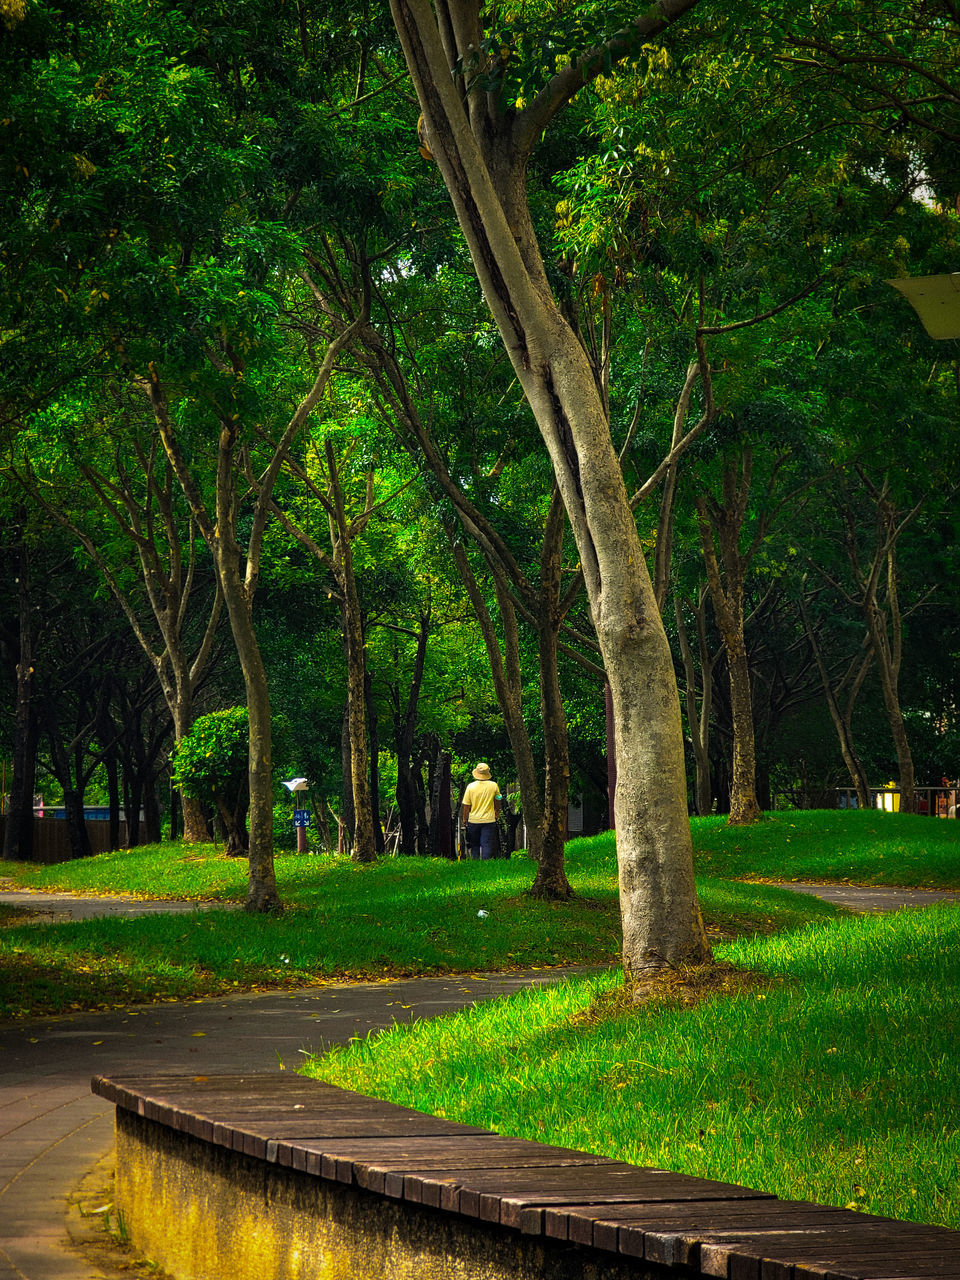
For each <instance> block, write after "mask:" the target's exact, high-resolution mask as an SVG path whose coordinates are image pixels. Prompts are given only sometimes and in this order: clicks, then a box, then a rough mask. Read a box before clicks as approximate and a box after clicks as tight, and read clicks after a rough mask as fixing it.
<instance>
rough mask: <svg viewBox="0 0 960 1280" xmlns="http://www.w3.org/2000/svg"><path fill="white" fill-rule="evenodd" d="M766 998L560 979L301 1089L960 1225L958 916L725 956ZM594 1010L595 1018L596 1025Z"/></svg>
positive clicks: (371, 1047)
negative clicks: (394, 1104)
mask: <svg viewBox="0 0 960 1280" xmlns="http://www.w3.org/2000/svg"><path fill="white" fill-rule="evenodd" d="M718 954H719V956H720V958H721V959H723V960H724V961H727V962H730V963H734V964H737V965H740V966H746V967H748V968H750V969H751V970H755V971H757V972H758V973H760V974H764V975H766V976H767V977H768V978H770V979H772V980H774V981H772V982H771V983H770V985H767V986H764V987H759V988H758V987H753V988H750V987H747V988H746V989H745V990H742V991H741V992H739V993H738V994H736V995H733V996H728V995H723V994H718V995H717V996H716V998H712V999H704V1000H701V1001H699V1002H697V1003H695V1004H693V1005H692V1006H690V1007H686V1006H682V1007H664V1006H662V1005H661V1006H655V1005H641V1006H639V1007H634V1006H632V1005H629V1006H627V1007H624V1004H623V1002H619V1007H618V1002H617V1000H616V999H611V997H610V995H609V994H608V995H607V1001H608V1002H609V1005H610V1007H609V1008H607V1009H604V1007H603V1002H601V1003H600V1004H599V1006H598V1003H597V1002H598V1000H599V998H600V997H601V996H603V995H604V993H613V992H615V990H616V987H617V984H618V983H619V978H618V977H617V976H616V975H614V974H612V973H611V974H604V975H602V976H599V977H595V978H592V979H589V980H586V979H584V980H570V981H568V982H565V983H564V984H563V985H562V986H561V987H560V988H559V989H548V990H544V991H536V992H530V993H525V994H523V995H520V996H517V997H515V998H511V999H510V1000H508V1001H497V1002H495V1003H493V1004H490V1005H482V1006H479V1007H478V1008H476V1009H474V1010H470V1011H467V1012H464V1013H463V1014H458V1015H454V1016H451V1017H448V1018H444V1019H441V1020H438V1021H435V1022H424V1023H417V1024H415V1025H414V1026H413V1027H399V1028H397V1029H395V1030H393V1031H390V1032H387V1033H384V1034H382V1035H379V1036H372V1037H370V1038H368V1039H366V1040H361V1041H356V1042H354V1043H353V1044H352V1045H350V1046H349V1047H348V1048H346V1049H343V1050H340V1051H334V1052H332V1053H331V1054H328V1055H326V1056H325V1057H323V1058H320V1059H317V1060H315V1061H314V1063H313V1064H312V1065H311V1068H310V1070H311V1073H312V1074H316V1075H318V1076H320V1077H322V1078H323V1079H327V1080H331V1081H333V1082H334V1083H338V1084H343V1085H345V1086H347V1087H350V1088H355V1089H359V1090H360V1091H362V1092H368V1093H374V1094H376V1095H377V1096H380V1097H387V1098H390V1099H392V1100H395V1101H398V1102H403V1103H405V1104H407V1105H412V1106H415V1107H419V1108H421V1109H422V1110H426V1111H436V1112H438V1113H439V1114H443V1115H447V1116H450V1117H452V1118H455V1119H459V1120H463V1121H466V1122H469V1123H473V1124H481V1125H485V1126H488V1127H491V1128H497V1129H498V1130H500V1131H501V1132H505V1133H511V1134H516V1135H518V1136H521V1137H528V1138H535V1139H539V1140H541V1141H549V1142H556V1143H560V1144H562V1145H566V1146H572V1147H578V1148H583V1149H585V1150H592V1151H598V1152H600V1153H602V1154H605V1155H612V1156H616V1157H619V1158H622V1159H626V1160H630V1161H634V1162H636V1163H640V1164H654V1165H658V1166H661V1167H664V1168H670V1169H676V1170H678V1171H681V1172H684V1173H689V1174H696V1175H701V1176H705V1177H711V1178H719V1179H724V1180H732V1181H735V1182H739V1183H742V1184H745V1185H747V1186H753V1187H757V1188H761V1189H764V1190H767V1191H773V1192H775V1193H777V1194H779V1195H782V1196H788V1197H799V1198H809V1199H813V1200H817V1201H821V1202H824V1203H828V1204H839V1205H851V1206H855V1207H857V1208H861V1209H865V1210H868V1211H870V1212H874V1213H881V1214H889V1215H893V1216H895V1217H903V1218H916V1219H918V1220H922V1221H931V1222H941V1223H944V1224H946V1225H950V1226H955V1227H956V1226H960V1129H958V1116H957V1110H956V1098H957V1096H958V1094H960V995H958V989H960V988H958V979H960V911H957V910H955V909H954V908H952V907H945V908H942V909H930V908H928V909H926V910H923V911H907V912H901V913H898V914H896V915H894V916H883V917H867V918H862V919H855V920H843V921H839V922H837V923H836V924H832V925H831V926H830V927H829V928H821V927H815V926H811V927H808V928H805V929H802V930H800V931H798V932H792V933H786V934H781V935H778V936H776V937H773V938H753V939H750V940H741V941H739V942H734V943H730V944H727V945H724V946H722V947H721V948H718ZM598 1009H599V1016H598Z"/></svg>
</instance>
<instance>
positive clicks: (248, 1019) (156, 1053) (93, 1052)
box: [0, 969, 564, 1280]
mask: <svg viewBox="0 0 960 1280" xmlns="http://www.w3.org/2000/svg"><path fill="white" fill-rule="evenodd" d="M563 972H564V971H562V970H555V969H551V970H542V971H539V972H535V973H524V974H510V975H504V976H496V975H493V976H491V975H482V974H471V975H461V976H453V977H451V976H447V977H444V978H421V979H417V980H413V981H406V982H391V983H364V984H356V985H343V986H336V985H330V986H326V987H311V988H310V989H309V990H306V991H298V992H295V993H292V994H291V993H284V994H277V993H271V994H267V995H259V994H254V995H248V994H245V995H238V996H231V997H228V998H226V999H221V1000H216V999H214V1000H197V1001H194V1002H191V1003H186V1004H161V1005H147V1006H140V1007H136V1008H131V1009H128V1010H123V1011H120V1012H114V1013H84V1014H76V1015H74V1016H71V1017H67V1018H46V1019H41V1020H38V1021H33V1022H18V1023H15V1024H9V1025H7V1026H5V1027H0V1280H98V1278H99V1277H101V1276H103V1275H104V1272H103V1270H102V1269H101V1268H99V1267H98V1266H97V1265H96V1264H95V1263H92V1262H90V1261H89V1260H87V1259H85V1258H83V1257H81V1256H79V1255H78V1254H77V1253H75V1252H72V1251H70V1250H69V1247H68V1245H69V1242H68V1219H67V1211H68V1204H69V1200H70V1197H71V1194H72V1193H73V1192H75V1190H76V1188H77V1187H78V1186H79V1185H80V1183H81V1181H82V1180H83V1178H84V1176H85V1175H86V1174H88V1173H89V1171H90V1170H91V1169H93V1167H94V1166H95V1165H96V1164H97V1162H98V1161H99V1160H100V1159H101V1158H102V1157H103V1156H105V1155H106V1154H107V1153H108V1152H109V1151H110V1149H111V1147H112V1143H113V1113H114V1108H113V1107H112V1106H110V1105H108V1104H107V1103H105V1102H104V1101H103V1099H101V1098H95V1097H94V1096H93V1095H92V1094H91V1092H90V1077H91V1076H92V1075H93V1074H95V1073H101V1072H102V1073H107V1074H110V1073H123V1072H128V1071H161V1072H163V1071H170V1072H175V1073H190V1074H193V1073H196V1074H203V1073H207V1072H209V1073H211V1074H212V1073H224V1074H231V1073H233V1074H236V1073H239V1072H246V1071H250V1072H253V1071H258V1072H264V1071H272V1070H277V1071H279V1070H281V1069H290V1070H292V1069H294V1068H295V1067H296V1066H297V1065H298V1063H299V1061H300V1055H301V1053H302V1052H304V1051H309V1050H313V1049H324V1048H327V1047H329V1046H330V1045H333V1044H339V1043H343V1042H345V1041H347V1040H349V1039H350V1038H351V1036H354V1035H365V1034H366V1033H367V1032H368V1031H371V1030H374V1029H377V1028H381V1027H386V1026H389V1025H390V1024H391V1023H393V1022H402V1021H408V1020H411V1019H413V1018H423V1017H431V1016H433V1015H435V1014H439V1013H445V1012H447V1011H450V1010H453V1009H459V1008H463V1007H464V1006H466V1005H471V1004H474V1003H476V1002H478V1001H480V1000H489V999H492V998H493V997H494V996H499V995H504V994H508V993H511V992H514V991H517V990H519V989H520V988H522V987H527V986H530V985H533V984H537V983H549V982H553V981H555V980H556V979H557V978H559V977H560V976H562V973H563Z"/></svg>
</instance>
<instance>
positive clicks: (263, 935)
mask: <svg viewBox="0 0 960 1280" xmlns="http://www.w3.org/2000/svg"><path fill="white" fill-rule="evenodd" d="M276 869H277V879H278V884H279V888H280V893H281V896H282V898H283V900H284V902H285V904H286V907H287V909H286V911H285V912H284V914H283V915H282V916H280V917H273V916H250V915H247V914H246V913H244V912H242V911H237V910H231V911H225V910H217V909H213V910H210V911H205V912H202V913H196V914H193V913H191V914H190V915H163V916H148V917H141V918H135V919H124V918H118V917H114V918H110V919H102V920H91V921H77V922H74V923H66V924H30V925H24V924H17V923H13V924H9V925H8V926H7V927H6V928H2V929H0V1016H3V1017H11V1016H23V1015H25V1014H37V1013H54V1012H59V1011H64V1010H71V1009H79V1008H104V1007H107V1008H109V1007H117V1006H123V1005H125V1004H130V1003H138V1002H146V1001H151V1000H172V999H184V998H188V997H191V996H204V995H215V994H219V993H222V992H224V991H234V990H254V989H258V988H268V987H269V988H277V987H285V986H295V985H303V984H305V983H311V982H319V981H324V980H331V979H343V978H373V979H380V978H387V977H395V976H403V975H414V974H425V973H440V972H458V971H460V972H463V971H470V970H486V969H525V968H535V967H547V966H554V965H569V964H586V965H597V964H599V965H605V964H611V963H614V962H616V960H617V958H618V955H619V948H620V920H619V908H618V903H617V892H616V869H615V866H614V862H613V855H612V846H611V845H609V843H607V844H604V842H602V841H592V842H591V841H579V842H577V844H576V846H575V847H572V848H571V854H570V859H569V868H568V870H569V874H570V877H571V880H572V882H573V884H574V886H575V888H576V890H577V895H578V896H577V897H576V898H575V899H574V900H573V902H571V903H545V902H534V901H532V900H531V899H530V898H528V897H526V896H525V892H524V891H525V890H526V889H527V888H528V887H529V885H530V883H531V881H532V879H533V868H532V865H531V864H530V862H529V861H528V860H527V859H525V858H512V859H510V860H509V861H507V862H501V861H496V862H492V863H489V862H488V863H471V862H462V863H448V862H445V861H442V860H438V859H429V858H388V859H384V860H382V861H380V862H378V863H376V864H374V865H372V866H359V865H357V864H355V863H352V862H350V861H349V859H345V858H336V857H315V856H309V855H296V854H285V855H283V856H281V857H278V858H277V862H276ZM0 875H7V876H10V877H13V878H15V879H16V880H18V881H19V882H20V883H29V884H30V885H32V886H33V887H45V888H59V889H73V890H75V891H76V890H78V889H82V890H85V891H93V890H95V889H97V888H98V887H99V888H101V889H108V888H109V889H112V890H114V891H118V890H121V889H122V890H124V891H128V892H129V891H132V892H138V893H141V894H144V893H146V890H147V887H148V886H149V887H151V888H152V889H153V892H154V893H155V894H158V895H163V896H174V895H178V896H184V897H211V896H213V895H214V894H215V893H219V894H220V895H221V897H222V898H224V899H228V898H232V899H234V900H239V899H241V898H242V897H243V895H244V892H245V886H246V866H245V864H243V863H240V862H237V861H236V860H235V859H228V858H225V857H224V856H223V855H222V854H221V855H218V854H217V853H216V852H215V851H214V850H213V849H212V848H209V849H200V850H197V849H193V850H191V851H190V852H189V853H184V852H183V850H182V849H181V848H179V847H177V846H172V847H171V846H167V847H164V846H160V847H156V848H154V849H152V850H136V851H133V852H131V853H121V854H116V853H114V854H103V855H100V856H99V857H95V858H90V859H87V860H85V861H84V862H79V863H77V862H74V863H63V864H60V865H58V866H56V867H48V868H36V867H29V868H26V869H24V868H23V866H22V865H20V864H18V865H12V864H10V863H6V864H2V863H0ZM701 900H702V905H703V908H704V913H705V916H706V919H707V922H708V926H709V927H710V929H711V933H712V935H713V936H715V937H723V936H729V935H731V934H738V933H744V932H747V933H753V932H761V933H762V932H769V931H770V930H771V929H776V928H793V927H796V926H798V925H799V924H801V923H803V922H804V921H807V920H810V919H815V918H831V917H832V916H833V915H835V914H836V908H834V907H830V906H828V905H827V904H825V903H820V902H818V901H816V900H813V899H807V898H800V897H799V896H798V895H794V894H790V893H789V892H787V891H784V890H777V889H773V888H771V887H769V886H763V885H737V884H733V883H730V882H726V881H721V880H716V879H712V878H704V879H703V881H702V882H701ZM481 910H484V911H487V912H488V915H487V916H486V917H481V916H480V915H479V914H478V912H479V911H481Z"/></svg>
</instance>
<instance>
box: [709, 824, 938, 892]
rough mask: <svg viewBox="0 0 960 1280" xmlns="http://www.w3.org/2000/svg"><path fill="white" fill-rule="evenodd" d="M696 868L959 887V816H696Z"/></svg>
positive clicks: (719, 872)
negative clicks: (740, 821)
mask: <svg viewBox="0 0 960 1280" xmlns="http://www.w3.org/2000/svg"><path fill="white" fill-rule="evenodd" d="M691 826H692V830H693V846H694V857H695V862H696V867H697V870H698V871H700V872H702V873H704V874H709V875H714V876H743V877H758V878H762V879H768V880H814V881H816V880H825V881H837V882H842V881H845V880H848V881H851V882H852V883H854V884H878V885H882V884H887V885H906V886H927V887H929V888H960V822H957V821H956V820H946V819H939V818H930V817H921V816H918V815H915V814H908V813H885V812H881V811H880V810H878V809H863V810H826V809H821V810H809V811H797V812H794V811H785V812H781V813H772V814H767V815H766V817H765V818H764V820H763V821H762V822H758V823H756V824H754V825H752V826H749V827H730V826H728V825H727V821H726V819H725V818H724V817H712V818H694V819H693V820H692V823H691Z"/></svg>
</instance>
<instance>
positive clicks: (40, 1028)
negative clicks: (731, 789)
mask: <svg viewBox="0 0 960 1280" xmlns="http://www.w3.org/2000/svg"><path fill="white" fill-rule="evenodd" d="M782 887H783V888H787V889H792V890H795V891H796V892H799V893H810V894H813V895H815V896H817V897H821V898H826V899H827V900H829V901H833V902H839V903H840V904H841V905H843V906H847V907H849V908H851V909H852V910H855V911H871V912H873V911H893V910H898V909H900V908H903V907H907V906H926V905H929V904H930V903H932V902H935V901H944V900H952V901H954V902H956V901H957V900H958V899H960V894H957V893H950V892H939V891H922V890H902V889H886V888H876V887H873V886H870V887H864V886H857V885H814V884H792V883H791V884H788V883H784V884H783V886H782ZM0 902H4V903H10V904H11V905H16V906H20V907H26V908H29V909H30V910H31V911H32V912H35V913H36V918H37V919H38V920H43V921H45V922H49V921H51V920H64V919H88V918H90V917H91V916H94V915H144V914H149V913H152V912H156V911H166V912H169V911H196V910H210V909H214V908H216V907H218V906H219V905H220V904H210V903H206V904H198V903H195V902H178V903H174V902H169V901H164V902H157V901H146V900H143V899H137V898H122V897H111V898H93V897H85V896H77V895H70V894H40V893H30V892H22V891H18V892H3V893H0ZM565 972H566V971H564V970H556V969H550V970H538V971H533V972H527V973H519V974H509V975H491V974H469V975H459V976H446V977H443V978H420V979H415V980H411V981H402V982H385V983H351V984H330V985H328V986H322V987H310V988H309V989H306V990H301V991H297V992H292V993H290V992H287V993H282V994H278V993H270V994H266V995H262V994H243V995H237V996H230V997H227V998H224V999H212V1000H210V999H206V1000H197V1001H191V1002H187V1003H169V1004H160V1005H145V1006H140V1007H133V1008H129V1009H126V1010H122V1011H119V1012H110V1013H81V1014H74V1015H71V1016H68V1017H58V1018H43V1019H39V1020H35V1021H31V1022H16V1023H10V1024H7V1025H6V1026H0V1280H102V1278H103V1277H104V1276H105V1275H112V1274H113V1273H112V1272H111V1271H110V1270H109V1268H108V1270H107V1271H104V1270H103V1269H102V1267H101V1265H100V1264H99V1262H96V1261H94V1260H93V1259H92V1258H91V1256H84V1255H83V1254H82V1253H81V1252H78V1251H77V1249H76V1247H75V1239H74V1242H73V1244H72V1243H71V1230H72V1228H71V1229H70V1230H68V1227H69V1224H70V1222H71V1214H73V1215H74V1217H75V1208H76V1206H75V1204H74V1203H73V1202H74V1201H75V1200H76V1196H75V1194H74V1193H75V1192H76V1189H77V1187H78V1186H80V1184H81V1182H82V1181H83V1179H84V1178H85V1176H87V1175H88V1174H89V1172H90V1170H92V1169H94V1168H95V1166H97V1164H98V1162H99V1161H102V1160H103V1159H104V1157H105V1156H107V1155H108V1153H109V1151H110V1149H111V1147H112V1143H113V1114H114V1109H113V1107H112V1106H110V1105H109V1104H108V1103H106V1102H104V1101H103V1100H102V1099H100V1098H95V1097H94V1096H93V1095H92V1094H91V1092H90V1078H91V1076H92V1075H95V1074H111V1073H119V1072H135V1071H139V1070H142V1071H150V1072H154V1071H170V1072H184V1073H188V1074H215V1073H218V1072H220V1073H226V1074H233V1073H238V1072H264V1071H266V1072H270V1071H280V1070H295V1069H296V1067H297V1066H298V1064H299V1063H300V1061H301V1060H302V1057H303V1055H304V1054H305V1053H309V1052H311V1051H313V1050H322V1049H325V1048H327V1047H329V1046H331V1045H334V1044H342V1043H344V1042H345V1041H347V1040H349V1039H350V1038H351V1037H352V1036H356V1035H365V1034H366V1033H367V1032H368V1031H372V1030H375V1029H379V1028H382V1027H387V1026H390V1025H391V1024H392V1023H394V1022H403V1021H409V1020H412V1019H414V1018H426V1017H433V1016H436V1015H437V1014H441V1013H446V1012H449V1011H452V1010H454V1009H460V1008H463V1007H465V1006H468V1005H472V1004H475V1003H477V1002H478V1001H481V1000H490V999H493V998H495V997H496V996H500V995H508V994H511V993H513V992H515V991H518V990H520V989H521V988H525V987H528V986H531V985H536V984H544V983H549V982H553V981H556V980H557V979H559V978H560V977H562V976H563V975H564V973H565ZM73 1234H74V1237H75V1236H76V1232H74V1233H73Z"/></svg>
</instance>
